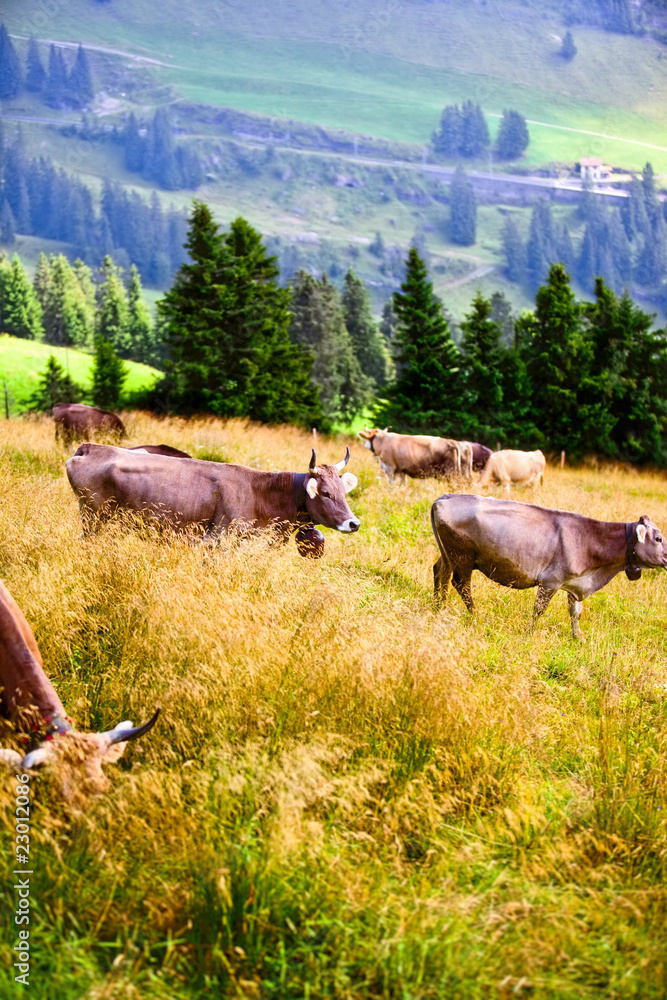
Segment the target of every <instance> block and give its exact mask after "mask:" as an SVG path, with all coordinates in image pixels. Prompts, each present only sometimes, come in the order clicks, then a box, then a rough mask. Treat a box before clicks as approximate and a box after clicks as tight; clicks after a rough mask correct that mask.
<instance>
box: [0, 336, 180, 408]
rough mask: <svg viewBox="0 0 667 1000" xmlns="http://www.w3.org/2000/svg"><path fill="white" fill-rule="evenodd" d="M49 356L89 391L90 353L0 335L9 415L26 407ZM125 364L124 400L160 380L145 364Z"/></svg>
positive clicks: (1, 402)
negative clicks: (127, 369) (127, 370)
mask: <svg viewBox="0 0 667 1000" xmlns="http://www.w3.org/2000/svg"><path fill="white" fill-rule="evenodd" d="M51 354H53V355H54V357H55V358H56V360H57V361H58V362H59V363H60V364H61V365H62V366H63V368H64V369H65V370H66V371H67V372H68V373H69V374H70V375H71V377H72V378H73V379H74V381H75V382H78V383H79V385H81V386H83V388H84V389H85V390H87V391H90V388H91V368H92V364H93V357H92V354H86V353H84V352H83V351H75V350H73V349H71V348H65V347H54V346H53V345H52V344H42V343H39V342H38V341H34V340H22V339H21V338H19V337H10V336H9V335H8V334H6V333H5V334H0V383H2V388H3V392H4V386H5V385H6V386H7V391H8V393H9V407H10V413H11V414H12V415H14V414H17V413H21V412H22V411H23V410H24V409H25V408H26V406H27V404H28V401H29V399H30V397H31V395H32V394H33V392H34V391H35V389H36V388H37V386H38V384H39V378H40V375H41V374H42V372H43V371H44V368H45V366H46V362H47V361H48V359H49V355H51ZM126 364H127V366H128V368H129V375H128V377H127V379H126V381H125V384H124V388H123V395H124V397H125V398H127V399H131V398H132V396H133V395H136V394H137V393H139V392H141V390H143V389H147V388H149V387H150V386H151V385H152V384H153V382H154V381H155V379H156V378H159V377H160V372H158V371H157V370H156V369H155V368H150V367H149V366H148V365H141V364H138V363H137V362H136V361H127V362H126ZM0 406H1V407H2V408H4V395H3V397H2V399H0Z"/></svg>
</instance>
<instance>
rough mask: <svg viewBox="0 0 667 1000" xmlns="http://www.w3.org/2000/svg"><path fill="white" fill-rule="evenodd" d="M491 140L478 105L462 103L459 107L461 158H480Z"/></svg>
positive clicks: (468, 102)
mask: <svg viewBox="0 0 667 1000" xmlns="http://www.w3.org/2000/svg"><path fill="white" fill-rule="evenodd" d="M490 142H491V138H490V136H489V127H488V125H487V124H486V118H485V117H484V114H483V112H482V109H481V107H480V106H479V104H474V103H473V102H472V101H464V102H463V106H462V107H461V139H460V143H459V150H460V153H461V156H466V157H469V158H472V157H477V156H481V155H482V153H483V152H484V150H485V149H487V147H488V146H489V144H490Z"/></svg>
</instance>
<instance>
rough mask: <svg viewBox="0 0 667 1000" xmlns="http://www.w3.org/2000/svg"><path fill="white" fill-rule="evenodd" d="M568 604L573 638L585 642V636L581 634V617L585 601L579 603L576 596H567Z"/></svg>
mask: <svg viewBox="0 0 667 1000" xmlns="http://www.w3.org/2000/svg"><path fill="white" fill-rule="evenodd" d="M567 604H568V607H569V609H570V624H571V625H572V636H573V638H574V639H581V640H582V641H583V640H584V636H583V635H582V634H581V631H580V629H579V619H580V617H581V609H582V608H583V606H584V602H583V601H578V600H577V599H576V597H575V596H574V594H568V595H567Z"/></svg>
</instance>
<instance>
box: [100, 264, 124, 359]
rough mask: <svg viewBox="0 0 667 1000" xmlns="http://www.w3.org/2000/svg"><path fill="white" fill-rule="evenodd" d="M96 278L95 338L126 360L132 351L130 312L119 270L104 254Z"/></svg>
mask: <svg viewBox="0 0 667 1000" xmlns="http://www.w3.org/2000/svg"><path fill="white" fill-rule="evenodd" d="M99 275H100V278H99V283H98V286H97V315H96V317H95V332H96V335H97V337H98V339H99V338H100V337H101V338H102V339H103V340H105V341H107V342H108V343H109V344H110V345H111V347H112V348H113V349H114V351H115V352H116V353H117V354H118V355H119V356H120V357H121V358H129V357H130V352H131V349H132V342H131V339H130V313H129V308H128V304H127V292H126V291H125V286H124V285H123V282H122V280H121V271H120V269H119V268H118V267H117V266H116V265H115V264H114V262H113V260H112V259H111V257H109V256H108V255H107V256H106V257H105V258H104V260H103V261H102V266H101V267H100V269H99Z"/></svg>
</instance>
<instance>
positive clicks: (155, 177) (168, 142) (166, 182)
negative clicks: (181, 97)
mask: <svg viewBox="0 0 667 1000" xmlns="http://www.w3.org/2000/svg"><path fill="white" fill-rule="evenodd" d="M143 173H144V177H146V178H147V179H148V180H152V181H157V182H158V184H160V185H161V186H162V187H163V188H166V190H167V191H176V190H177V189H178V188H179V187H180V176H179V169H178V162H177V160H176V146H175V143H174V136H173V132H172V128H171V122H170V121H169V115H168V113H167V111H166V110H165V109H164V108H158V110H157V111H156V112H155V115H154V116H153V120H152V122H151V123H150V125H149V127H148V130H147V133H146V144H145V152H144V167H143Z"/></svg>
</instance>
